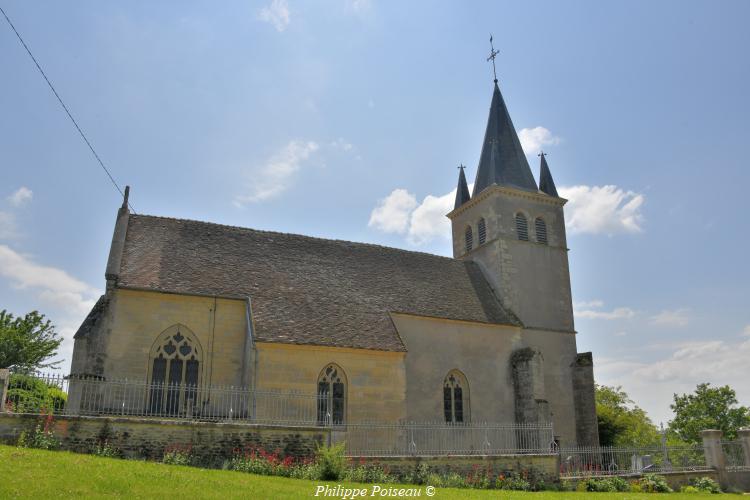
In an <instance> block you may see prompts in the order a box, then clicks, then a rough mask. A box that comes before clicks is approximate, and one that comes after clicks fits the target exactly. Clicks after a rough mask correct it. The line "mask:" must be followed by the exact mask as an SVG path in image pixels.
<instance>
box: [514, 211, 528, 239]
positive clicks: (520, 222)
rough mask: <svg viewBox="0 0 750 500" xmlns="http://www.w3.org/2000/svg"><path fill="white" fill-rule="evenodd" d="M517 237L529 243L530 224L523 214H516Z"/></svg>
mask: <svg viewBox="0 0 750 500" xmlns="http://www.w3.org/2000/svg"><path fill="white" fill-rule="evenodd" d="M516 235H518V239H519V240H521V241H529V222H528V221H527V220H526V216H525V215H524V214H522V213H521V212H518V213H517V214H516Z"/></svg>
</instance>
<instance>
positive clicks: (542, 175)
mask: <svg viewBox="0 0 750 500" xmlns="http://www.w3.org/2000/svg"><path fill="white" fill-rule="evenodd" d="M539 156H541V157H542V161H541V164H540V165H539V191H541V192H543V193H546V194H548V195H550V196H554V197H555V198H559V195H558V194H557V188H556V187H555V181H554V180H552V172H550V170H549V166H548V165H547V159H546V158H545V157H544V154H543V153H542V154H540V155H539Z"/></svg>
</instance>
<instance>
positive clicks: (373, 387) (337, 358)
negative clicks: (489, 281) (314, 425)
mask: <svg viewBox="0 0 750 500" xmlns="http://www.w3.org/2000/svg"><path fill="white" fill-rule="evenodd" d="M256 345H257V356H258V366H257V374H258V375H257V388H258V389H278V390H293V391H299V392H302V393H305V394H315V393H316V390H317V386H316V384H317V381H318V377H319V376H320V373H321V371H322V370H323V369H325V367H326V366H327V365H328V364H329V363H335V364H337V365H338V366H339V367H341V369H342V370H343V372H344V375H345V376H346V387H347V394H346V401H347V403H346V421H347V422H350V423H356V422H362V421H367V420H376V421H389V422H390V421H396V420H400V419H403V418H405V417H406V370H405V367H404V355H405V353H402V352H385V351H369V350H364V349H347V348H337V347H320V346H308V345H290V344H271V343H258V344H256Z"/></svg>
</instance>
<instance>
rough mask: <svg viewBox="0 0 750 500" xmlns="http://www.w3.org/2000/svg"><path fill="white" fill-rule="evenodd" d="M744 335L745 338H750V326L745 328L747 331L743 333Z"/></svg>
mask: <svg viewBox="0 0 750 500" xmlns="http://www.w3.org/2000/svg"><path fill="white" fill-rule="evenodd" d="M742 335H743V336H744V337H750V325H747V326H745V329H744V330H743V331H742Z"/></svg>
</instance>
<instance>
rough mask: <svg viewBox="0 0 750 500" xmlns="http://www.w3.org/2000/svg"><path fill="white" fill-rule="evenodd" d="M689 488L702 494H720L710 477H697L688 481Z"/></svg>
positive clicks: (717, 486) (715, 483) (717, 484)
mask: <svg viewBox="0 0 750 500" xmlns="http://www.w3.org/2000/svg"><path fill="white" fill-rule="evenodd" d="M690 486H692V487H693V488H695V489H696V490H698V491H701V492H704V493H721V487H719V483H717V482H716V481H714V480H713V479H711V478H710V477H705V476H704V477H699V478H697V479H693V480H692V481H690Z"/></svg>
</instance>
